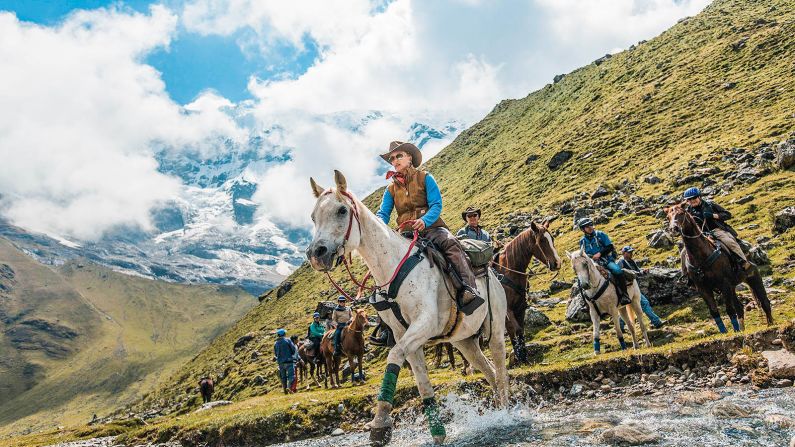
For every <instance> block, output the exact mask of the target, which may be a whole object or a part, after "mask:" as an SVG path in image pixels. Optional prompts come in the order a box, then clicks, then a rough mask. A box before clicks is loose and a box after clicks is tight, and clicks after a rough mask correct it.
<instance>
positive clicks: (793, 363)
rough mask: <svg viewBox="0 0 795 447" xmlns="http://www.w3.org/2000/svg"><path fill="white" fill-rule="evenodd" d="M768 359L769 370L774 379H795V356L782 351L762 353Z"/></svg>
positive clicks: (784, 350)
mask: <svg viewBox="0 0 795 447" xmlns="http://www.w3.org/2000/svg"><path fill="white" fill-rule="evenodd" d="M762 356H763V357H764V358H766V359H767V368H768V371H769V372H770V375H771V376H772V377H775V378H777V379H795V354H793V353H791V352H789V351H787V350H786V349H781V350H779V351H762Z"/></svg>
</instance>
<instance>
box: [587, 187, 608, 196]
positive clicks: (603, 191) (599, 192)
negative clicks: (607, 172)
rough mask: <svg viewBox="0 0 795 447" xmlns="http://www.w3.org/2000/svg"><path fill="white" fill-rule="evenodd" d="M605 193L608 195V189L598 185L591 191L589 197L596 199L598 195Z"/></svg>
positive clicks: (604, 194)
mask: <svg viewBox="0 0 795 447" xmlns="http://www.w3.org/2000/svg"><path fill="white" fill-rule="evenodd" d="M607 195H610V191H608V190H607V188H605V187H604V186H603V185H599V186H598V187H597V188H596V190H595V191H594V192H593V193H591V199H598V198H599V197H604V196H607Z"/></svg>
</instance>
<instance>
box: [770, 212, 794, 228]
mask: <svg viewBox="0 0 795 447" xmlns="http://www.w3.org/2000/svg"><path fill="white" fill-rule="evenodd" d="M792 227H795V206H788V207H786V208H784V209H783V210H781V211H779V212H777V213H776V215H775V217H774V218H773V233H783V232H785V231H787V230H788V229H790V228H792Z"/></svg>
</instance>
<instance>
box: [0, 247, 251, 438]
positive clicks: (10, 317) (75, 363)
mask: <svg viewBox="0 0 795 447" xmlns="http://www.w3.org/2000/svg"><path fill="white" fill-rule="evenodd" d="M0 271H2V272H3V273H2V276H0V284H1V285H2V288H0V351H2V355H0V395H2V396H3V399H2V400H0V435H9V434H19V433H24V432H27V431H30V430H39V429H42V428H48V429H51V428H53V427H57V426H61V425H74V424H78V423H86V422H88V421H89V420H90V419H91V417H92V415H93V414H98V415H99V416H106V415H107V414H108V413H110V411H111V410H113V409H115V408H118V407H120V406H122V405H125V404H127V403H129V402H131V401H133V400H134V399H137V398H139V397H140V396H141V394H142V393H144V392H146V391H148V390H150V389H151V388H152V387H153V386H154V385H155V383H157V381H158V380H160V379H161V378H163V377H164V376H166V375H168V374H170V373H171V372H172V371H173V370H174V369H175V368H176V367H178V366H179V365H181V364H182V363H184V362H185V361H187V360H188V359H190V358H191V356H193V355H195V353H196V352H198V351H199V350H200V349H201V348H202V347H204V346H206V345H207V343H208V342H209V341H210V340H212V339H213V338H214V337H215V336H216V335H217V334H219V333H222V332H224V331H225V330H226V328H228V326H229V325H230V324H231V323H232V322H233V321H235V320H237V319H238V318H240V316H241V315H243V314H244V313H245V312H246V311H248V310H249V309H250V308H251V306H252V305H253V303H255V302H256V301H255V300H254V299H253V298H252V297H251V296H250V295H248V294H247V293H245V292H244V291H242V290H240V289H237V288H230V287H212V286H186V285H177V284H169V283H164V282H159V281H151V280H148V279H143V278H137V277H132V276H128V275H123V274H119V273H115V272H112V271H110V270H108V269H105V268H102V267H98V266H96V265H93V264H90V263H87V262H71V263H68V264H65V265H63V266H60V267H57V268H51V267H48V266H45V265H41V264H39V263H37V262H36V261H34V260H33V259H32V258H30V257H29V256H27V255H25V254H24V253H22V252H20V251H18V250H17V249H16V248H14V247H13V246H12V245H11V243H10V242H8V241H7V240H5V239H0Z"/></svg>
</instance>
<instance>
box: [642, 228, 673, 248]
mask: <svg viewBox="0 0 795 447" xmlns="http://www.w3.org/2000/svg"><path fill="white" fill-rule="evenodd" d="M646 239H647V240H648V241H649V247H652V248H663V249H668V248H671V247H673V246H674V240H673V239H672V238H671V236H670V235H669V234H668V233H667V232H666V231H665V230H655V231H652V232H651V233H649V234H647V235H646Z"/></svg>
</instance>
